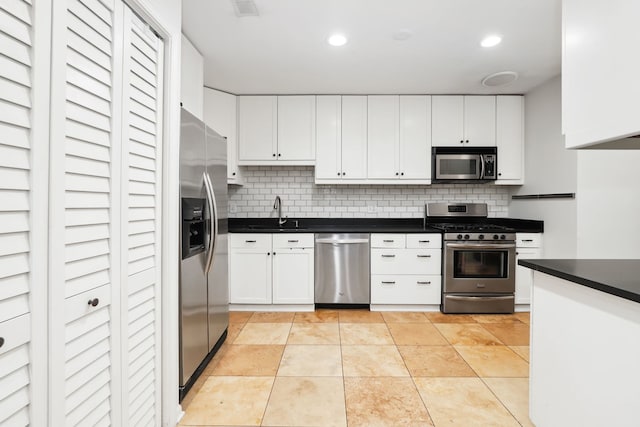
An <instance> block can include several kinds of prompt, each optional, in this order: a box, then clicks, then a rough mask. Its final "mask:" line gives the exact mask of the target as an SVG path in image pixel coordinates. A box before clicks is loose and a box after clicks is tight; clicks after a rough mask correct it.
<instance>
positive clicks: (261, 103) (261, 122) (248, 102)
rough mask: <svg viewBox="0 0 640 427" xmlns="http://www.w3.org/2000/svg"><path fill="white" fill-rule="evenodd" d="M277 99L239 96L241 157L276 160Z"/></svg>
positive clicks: (241, 158)
mask: <svg viewBox="0 0 640 427" xmlns="http://www.w3.org/2000/svg"><path fill="white" fill-rule="evenodd" d="M277 116H278V99H277V97H275V96H240V97H238V161H240V162H242V161H251V160H262V161H264V160H276V158H277V155H278V153H277V150H278V147H277V142H278V128H277V125H278V121H277Z"/></svg>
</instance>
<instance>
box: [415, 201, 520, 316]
mask: <svg viewBox="0 0 640 427" xmlns="http://www.w3.org/2000/svg"><path fill="white" fill-rule="evenodd" d="M426 224H427V225H428V226H430V227H432V228H436V229H438V230H441V231H442V232H443V242H444V244H443V249H442V250H443V254H442V260H443V261H442V262H443V265H442V275H443V277H442V305H441V310H442V312H443V313H513V310H514V292H515V270H516V265H515V259H516V244H515V240H516V234H515V231H514V230H513V229H511V228H508V227H504V226H500V225H497V224H492V223H491V220H490V219H488V218H487V205H486V204H484V203H462V204H447V203H429V204H427V205H426Z"/></svg>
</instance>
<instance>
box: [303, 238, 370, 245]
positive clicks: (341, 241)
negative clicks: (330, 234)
mask: <svg viewBox="0 0 640 427" xmlns="http://www.w3.org/2000/svg"><path fill="white" fill-rule="evenodd" d="M316 243H321V244H326V245H331V244H340V245H342V244H347V245H350V244H359V243H369V239H316Z"/></svg>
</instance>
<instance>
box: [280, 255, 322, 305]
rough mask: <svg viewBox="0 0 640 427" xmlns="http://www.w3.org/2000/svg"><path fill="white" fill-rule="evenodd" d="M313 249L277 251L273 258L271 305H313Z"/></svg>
mask: <svg viewBox="0 0 640 427" xmlns="http://www.w3.org/2000/svg"><path fill="white" fill-rule="evenodd" d="M313 295H314V291H313V249H307V248H302V249H279V250H276V252H274V256H273V303H274V304H313Z"/></svg>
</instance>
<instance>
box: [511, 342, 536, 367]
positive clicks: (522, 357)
mask: <svg viewBox="0 0 640 427" xmlns="http://www.w3.org/2000/svg"><path fill="white" fill-rule="evenodd" d="M507 347H509V350H511V351H513V352H514V353H515V354H517V355H518V356H519V357H520V358H521V359H522V360H524V361H525V362H526V363H527V365H531V363H530V362H529V361H528V360H527V359H525V358H524V356H522V355H521V354H520V353H518V352H517V351H515V350H514V349H512V348H511V347H529V352H531V346H528V345H526V346H525V345H514V346H511V345H508V346H507Z"/></svg>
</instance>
